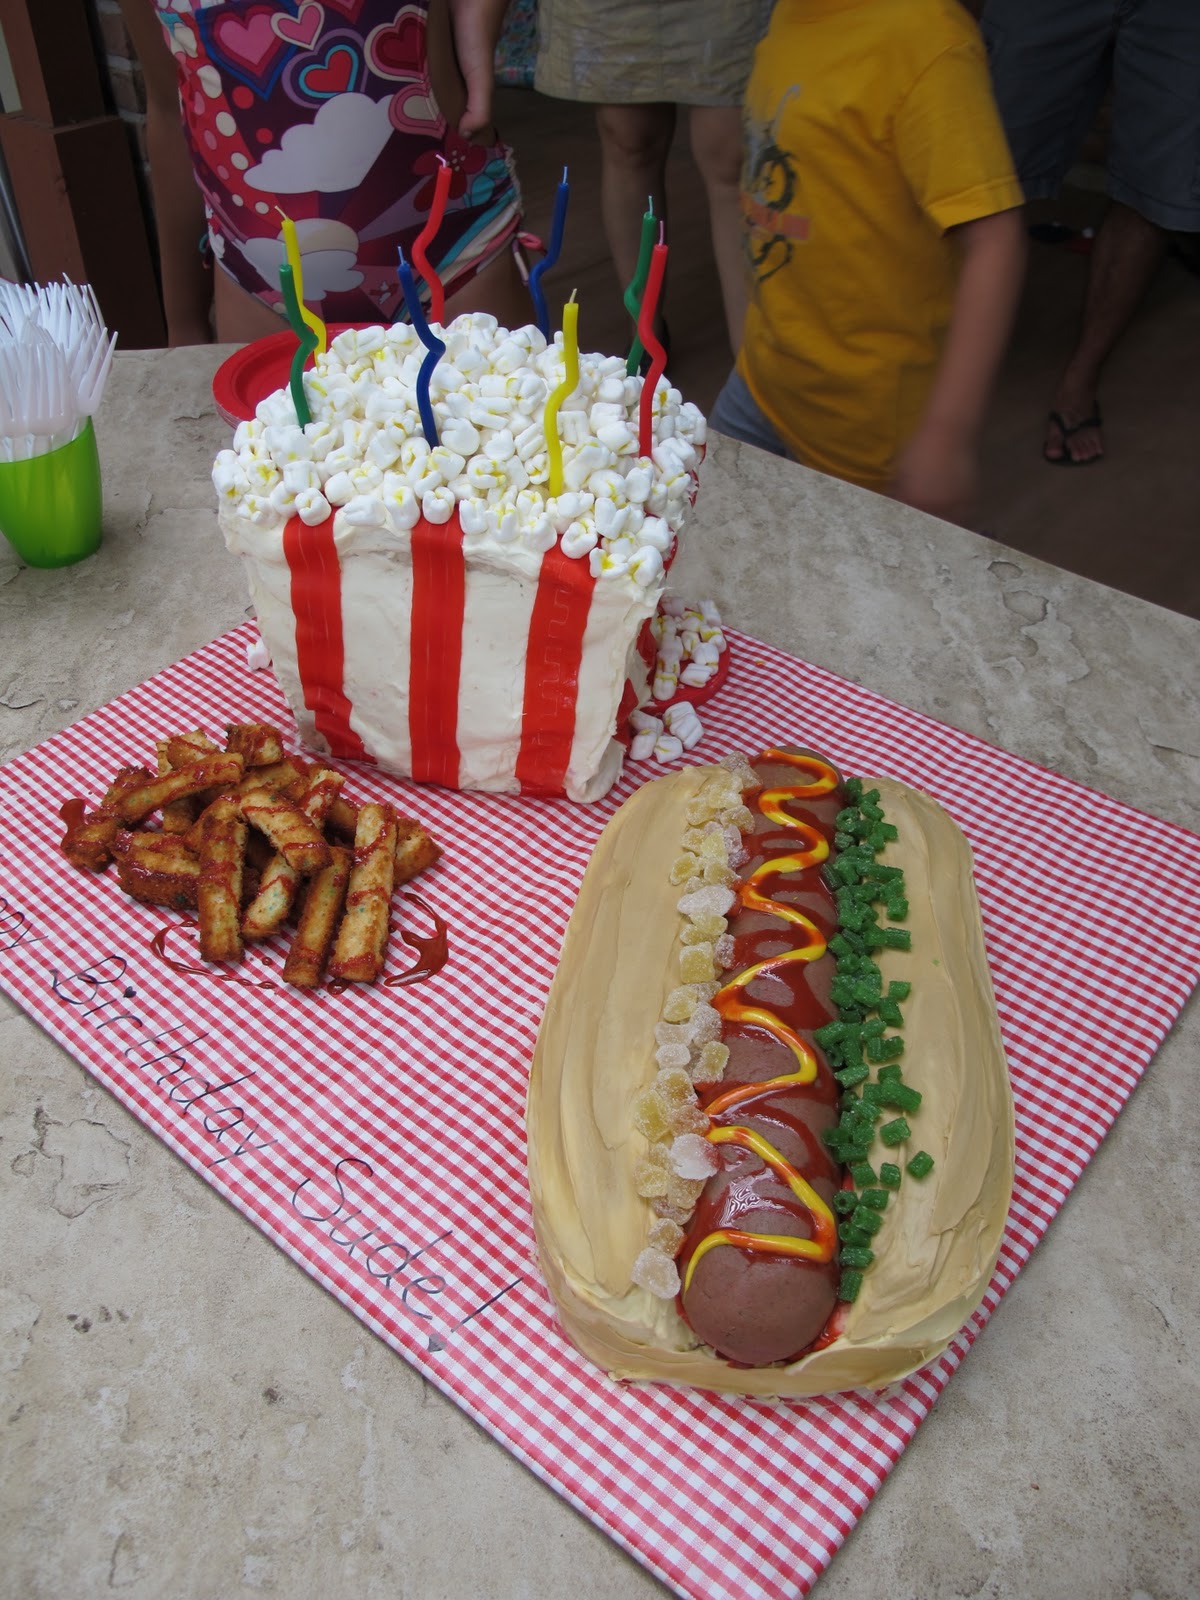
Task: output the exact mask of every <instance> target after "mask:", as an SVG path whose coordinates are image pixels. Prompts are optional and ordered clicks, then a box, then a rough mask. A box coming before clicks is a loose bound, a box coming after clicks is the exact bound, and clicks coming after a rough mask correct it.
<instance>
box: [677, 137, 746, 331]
mask: <svg viewBox="0 0 1200 1600" xmlns="http://www.w3.org/2000/svg"><path fill="white" fill-rule="evenodd" d="M690 124H691V137H692V155H693V157H694V158H695V162H696V166H697V167H698V168H699V171H700V176H701V177H702V178H703V179H704V187H705V190H706V191H707V194H708V218H709V226H710V228H711V230H712V243H713V256H714V257H715V259H716V263H717V277H718V278H719V280H720V283H721V300H722V302H723V304H724V306H725V325H726V327H727V328H728V330H729V343H730V346H731V347H732V349H733V352H734V354H735V355H736V354H737V351H738V348H739V346H740V345H741V342H742V323H743V322H744V321H745V317H746V306H747V303H748V301H749V298H750V286H749V283H748V281H747V276H746V257H745V253H744V251H743V249H742V207H741V177H742V113H741V108H740V107H738V106H693V107H692V110H691V118H690Z"/></svg>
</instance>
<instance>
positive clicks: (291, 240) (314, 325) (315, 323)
mask: <svg viewBox="0 0 1200 1600" xmlns="http://www.w3.org/2000/svg"><path fill="white" fill-rule="evenodd" d="M279 215H280V216H281V217H283V248H284V250H285V251H286V252H287V258H288V266H289V267H291V269H292V282H293V283H294V284H295V286H296V299H297V300H298V301H299V302H300V315H301V317H302V318H303V319H304V324H305V326H306V327H309V328H311V329H312V331H313V333H315V334H316V336H317V350H318V351H319V352H320V353H321V354H324V352H325V350H326V348H327V347H328V344H329V334H328V331H327V330H326V327H325V324H324V323H323V322H322V321H321V319H320V317H319V316H318V315H317V313H316V312H315V311H310V310H309V309H308V307H307V306H306V305H305V304H304V268H303V266H302V265H301V263H300V241H299V239H297V237H296V224H295V223H294V222H293V221H292V219H291V217H288V216H284V214H283V212H282V211H281V212H280V213H279Z"/></svg>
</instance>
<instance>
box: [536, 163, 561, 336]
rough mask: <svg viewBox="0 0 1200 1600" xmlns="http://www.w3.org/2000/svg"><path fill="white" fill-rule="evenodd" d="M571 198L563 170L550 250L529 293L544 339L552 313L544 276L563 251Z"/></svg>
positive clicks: (557, 194) (555, 202)
mask: <svg viewBox="0 0 1200 1600" xmlns="http://www.w3.org/2000/svg"><path fill="white" fill-rule="evenodd" d="M570 196H571V186H570V184H569V183H568V182H567V169H566V167H564V168H563V175H562V182H561V183H560V184H559V186H558V190H557V192H556V194H555V196H554V218H553V220H552V222H551V224H550V248H549V249H548V250H547V251H546V254H545V255H544V256H543V257H542V259H541V260H540V261H539V262H538V264H537V266H536V267H534V269H533V271H532V272H531V273H530V274H529V293H530V295H531V296H532V298H533V315H534V320H535V321H536V323H537V325H538V327H539V328H540V329H541V331H542V337H543V338H544V339H549V337H550V312H549V310H548V309H547V306H546V296H545V295H544V294H543V292H542V275H543V274H544V273H545V272H548V271H549V269H550V268H551V267H552V266H553V265H554V263H555V262H556V261H557V260H558V253H559V251H560V250H561V249H562V241H563V227H564V226H565V224H566V220H567V201H568V200H569V199H570Z"/></svg>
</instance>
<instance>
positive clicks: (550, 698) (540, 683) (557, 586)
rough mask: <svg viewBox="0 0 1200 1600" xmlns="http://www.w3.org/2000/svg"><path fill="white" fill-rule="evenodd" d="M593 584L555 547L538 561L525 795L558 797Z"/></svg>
mask: <svg viewBox="0 0 1200 1600" xmlns="http://www.w3.org/2000/svg"><path fill="white" fill-rule="evenodd" d="M595 587H596V580H595V578H593V577H592V574H591V570H590V568H589V566H588V563H587V562H586V561H584V560H580V559H577V558H572V557H571V556H566V555H564V554H563V552H562V549H561V548H560V546H558V545H557V544H556V545H554V546H553V548H552V549H550V550H547V551H546V553H545V555H544V556H543V557H542V566H541V571H540V572H539V573H538V586H537V594H536V596H535V597H534V602H533V615H532V616H531V617H530V620H529V644H528V648H527V651H526V656H525V701H524V714H523V719H522V724H521V749H520V753H519V754H518V756H517V779H518V781H519V783H520V785H521V793H522V794H525V795H561V794H562V793H563V788H564V785H565V783H566V777H567V767H568V765H569V763H570V760H571V744H572V741H573V740H574V738H575V706H576V702H577V700H578V697H579V665H580V662H581V661H582V660H583V635H584V631H585V629H586V628H587V620H588V613H589V612H590V611H591V608H592V591H593V589H594V588H595Z"/></svg>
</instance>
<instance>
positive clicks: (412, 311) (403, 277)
mask: <svg viewBox="0 0 1200 1600" xmlns="http://www.w3.org/2000/svg"><path fill="white" fill-rule="evenodd" d="M400 287H401V289H403V291H404V304H405V306H406V307H407V308H408V320H409V321H410V322H411V323H412V325H413V328H414V329H415V330H416V335H417V338H418V339H420V341H421V343H422V344H423V345H424V346H425V349H426V350H427V351H428V352H429V353H428V354H427V355H426V357H425V359H424V361H422V363H421V370H420V372H418V373H417V410H418V411H419V412H420V414H421V428H422V430H423V432H424V434H425V442H426V444H427V445H428V446H429V448H430V449H431V450H433V449H434V448H436V446H437V444H438V431H437V423H436V422H435V421H434V419H433V406H432V404H431V403H430V399H429V380H430V379H431V378H432V377H433V369H434V368H435V367H436V366H437V364H438V362H439V361H440V360H441V359H442V357H443V356H444V355H445V354H446V346H445V345H444V344H443V343H442V341H441V340H440V339H439V338H438V336H437V334H436V333H434V331H433V329H432V328H431V327H430V326H429V324H428V322H426V320H425V312H424V310H423V309H422V307H421V296H420V295H419V294H418V292H417V281H416V279H415V278H414V277H413V275H412V268H411V267H410V266H409V264H408V262H407V261H406V260H405V259H404V251H403V250H401V252H400Z"/></svg>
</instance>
